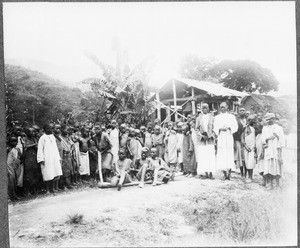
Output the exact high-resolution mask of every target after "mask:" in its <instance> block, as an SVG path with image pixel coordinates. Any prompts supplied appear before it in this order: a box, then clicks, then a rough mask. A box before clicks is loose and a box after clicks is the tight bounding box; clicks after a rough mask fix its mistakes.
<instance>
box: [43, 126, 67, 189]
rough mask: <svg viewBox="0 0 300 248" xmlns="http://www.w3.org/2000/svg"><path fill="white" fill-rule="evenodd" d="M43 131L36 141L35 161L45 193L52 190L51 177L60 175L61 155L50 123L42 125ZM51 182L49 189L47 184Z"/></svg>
mask: <svg viewBox="0 0 300 248" xmlns="http://www.w3.org/2000/svg"><path fill="white" fill-rule="evenodd" d="M44 131H45V133H44V134H43V135H42V136H41V137H40V139H39V142H38V151H37V162H38V163H39V164H40V165H41V171H42V176H43V181H44V182H45V184H46V191H47V192H46V194H49V193H50V191H51V192H54V184H53V179H56V178H57V177H59V176H61V175H62V168H61V163H60V160H61V157H60V155H59V151H58V148H57V144H56V140H55V137H54V135H53V127H52V126H51V125H50V124H46V125H45V126H44ZM50 183H51V189H50V190H49V186H50Z"/></svg>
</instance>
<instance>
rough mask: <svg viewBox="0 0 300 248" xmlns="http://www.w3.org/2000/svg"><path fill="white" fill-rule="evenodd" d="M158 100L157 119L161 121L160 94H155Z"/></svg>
mask: <svg viewBox="0 0 300 248" xmlns="http://www.w3.org/2000/svg"><path fill="white" fill-rule="evenodd" d="M155 95H156V100H157V103H156V104H157V118H158V119H159V120H160V121H161V114H160V101H159V93H155Z"/></svg>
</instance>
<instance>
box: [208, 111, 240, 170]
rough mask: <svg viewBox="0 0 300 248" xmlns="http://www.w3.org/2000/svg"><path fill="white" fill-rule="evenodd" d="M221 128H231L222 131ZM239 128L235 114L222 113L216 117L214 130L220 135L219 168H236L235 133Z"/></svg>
mask: <svg viewBox="0 0 300 248" xmlns="http://www.w3.org/2000/svg"><path fill="white" fill-rule="evenodd" d="M221 128H230V129H229V130H227V131H220V129H221ZM237 130H238V124H237V121H236V118H235V116H234V115H232V114H229V113H221V114H219V115H217V116H216V117H215V122H214V132H215V134H216V135H217V136H218V148H217V169H218V170H228V169H234V168H235V164H234V150H233V136H232V135H233V134H234V133H235V132H236V131H237Z"/></svg>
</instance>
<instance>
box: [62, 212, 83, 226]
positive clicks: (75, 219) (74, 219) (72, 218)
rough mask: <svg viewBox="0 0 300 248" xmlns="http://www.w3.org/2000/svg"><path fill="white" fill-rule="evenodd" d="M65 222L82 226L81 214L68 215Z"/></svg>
mask: <svg viewBox="0 0 300 248" xmlns="http://www.w3.org/2000/svg"><path fill="white" fill-rule="evenodd" d="M66 222H67V223H68V224H82V222H83V214H69V215H68V219H67V221H66Z"/></svg>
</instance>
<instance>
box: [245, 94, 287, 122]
mask: <svg viewBox="0 0 300 248" xmlns="http://www.w3.org/2000/svg"><path fill="white" fill-rule="evenodd" d="M250 98H252V99H253V101H254V102H255V105H254V106H252V105H251V104H250V101H249V99H250ZM241 105H242V106H244V107H245V108H246V109H248V110H252V111H253V112H255V111H254V108H255V109H256V110H260V111H263V112H273V113H279V114H280V115H281V116H286V117H287V116H290V115H291V114H292V113H291V108H290V106H289V104H287V103H286V102H285V101H283V100H282V99H280V98H275V97H273V96H270V95H263V94H254V93H252V94H250V95H249V96H246V97H244V98H243V99H242V100H241Z"/></svg>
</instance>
